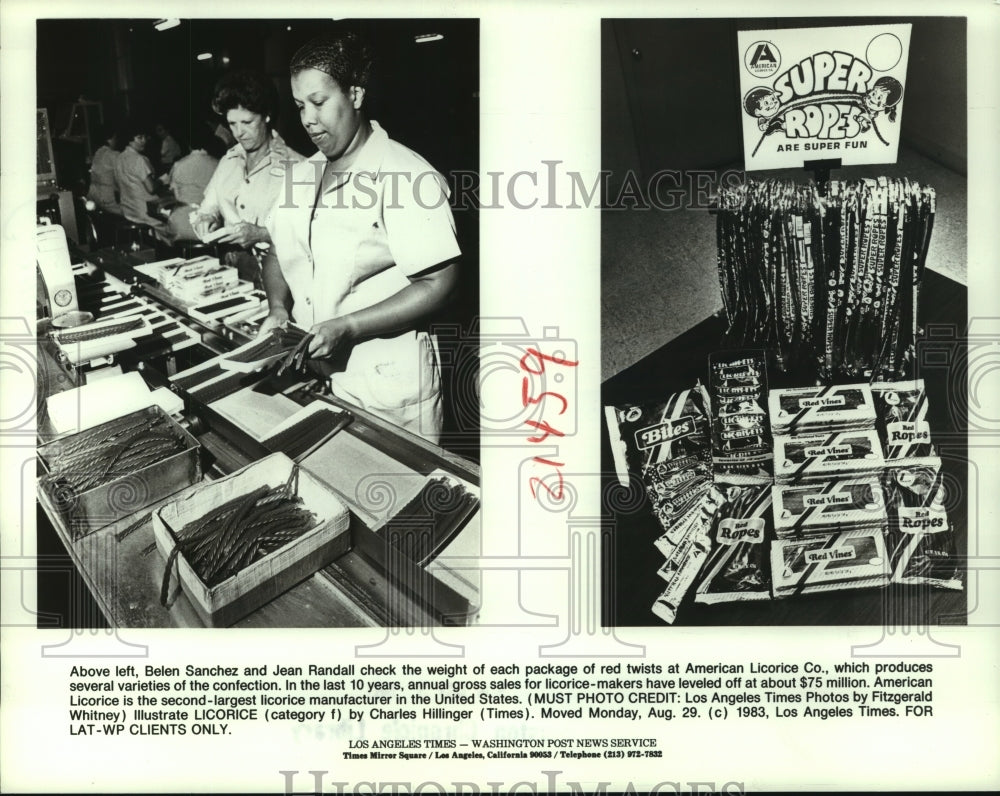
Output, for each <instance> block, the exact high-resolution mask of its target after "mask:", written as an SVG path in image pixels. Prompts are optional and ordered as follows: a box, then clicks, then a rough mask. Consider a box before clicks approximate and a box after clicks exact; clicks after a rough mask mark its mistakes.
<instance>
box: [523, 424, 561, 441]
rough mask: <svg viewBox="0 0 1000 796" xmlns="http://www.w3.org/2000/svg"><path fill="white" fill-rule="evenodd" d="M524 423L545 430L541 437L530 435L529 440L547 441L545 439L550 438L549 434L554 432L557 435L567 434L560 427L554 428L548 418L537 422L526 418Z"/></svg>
mask: <svg viewBox="0 0 1000 796" xmlns="http://www.w3.org/2000/svg"><path fill="white" fill-rule="evenodd" d="M524 425H526V426H531V427H532V428H537V429H538V430H539V431H542V432H544V433H543V434H542V436H540V437H528V442H545V440H547V439H548V438H549V434H554V435H555V436H557V437H565V436H566V435H565V434H563V432H561V431H559V429H555V428H552V426H550V425H549V423H548V421H547V420H543V421H542V422H541V423H537V422H535V421H534V420H525V421H524Z"/></svg>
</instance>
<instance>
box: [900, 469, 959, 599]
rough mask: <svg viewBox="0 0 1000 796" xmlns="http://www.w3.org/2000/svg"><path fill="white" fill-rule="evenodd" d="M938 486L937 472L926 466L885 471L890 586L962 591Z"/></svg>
mask: <svg viewBox="0 0 1000 796" xmlns="http://www.w3.org/2000/svg"><path fill="white" fill-rule="evenodd" d="M942 483H943V482H942V473H941V470H940V469H939V468H936V467H932V466H923V465H917V466H912V467H898V468H893V469H890V470H888V471H887V473H886V483H885V490H886V498H887V500H888V503H889V539H888V542H889V545H888V546H889V562H890V566H891V569H892V581H893V582H894V583H907V584H911V585H913V584H916V585H920V584H926V585H929V586H936V587H938V588H941V589H953V590H958V591H960V590H961V589H962V581H961V580H960V578H959V570H960V567H959V561H958V557H957V555H956V551H955V536H954V532H953V531H952V527H951V523H950V522H949V521H948V514H947V512H946V511H945V507H944V502H945V492H944V488H943V486H942Z"/></svg>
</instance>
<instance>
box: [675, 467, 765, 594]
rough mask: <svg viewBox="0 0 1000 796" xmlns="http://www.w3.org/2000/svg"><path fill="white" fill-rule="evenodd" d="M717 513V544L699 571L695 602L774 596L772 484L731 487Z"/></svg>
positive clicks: (715, 538) (715, 526) (715, 533)
mask: <svg viewBox="0 0 1000 796" xmlns="http://www.w3.org/2000/svg"><path fill="white" fill-rule="evenodd" d="M728 498H729V501H728V502H727V503H726V504H725V505H723V506H722V507H721V508H720V510H719V512H718V513H717V514H716V515H715V523H714V529H713V530H714V533H713V536H714V541H715V546H714V548H713V549H712V551H711V552H710V553H709V554H708V557H707V559H706V560H705V564H704V566H703V567H702V569H701V573H700V574H699V578H700V581H699V583H698V586H697V588H696V590H695V597H694V600H695V602H699V603H709V604H711V603H721V602H735V601H739V602H742V601H747V600H769V599H771V563H770V551H769V547H768V545H769V540H770V536H771V529H770V527H769V526H770V525H771V488H770V487H769V486H755V487H745V488H740V487H731V488H730V489H729V491H728Z"/></svg>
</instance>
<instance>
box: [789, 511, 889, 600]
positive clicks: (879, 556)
mask: <svg viewBox="0 0 1000 796" xmlns="http://www.w3.org/2000/svg"><path fill="white" fill-rule="evenodd" d="M771 571H772V573H773V583H774V596H775V597H786V596H794V595H798V594H808V593H810V592H817V591H834V590H838V589H860V588H867V587H873V586H885V585H886V584H887V583H888V582H889V566H888V562H887V560H886V548H885V538H884V536H883V529H882V528H871V529H861V530H851V531H837V532H835V533H830V534H820V535H816V536H808V537H806V538H804V539H778V540H776V541H775V542H774V543H773V544H772V545H771Z"/></svg>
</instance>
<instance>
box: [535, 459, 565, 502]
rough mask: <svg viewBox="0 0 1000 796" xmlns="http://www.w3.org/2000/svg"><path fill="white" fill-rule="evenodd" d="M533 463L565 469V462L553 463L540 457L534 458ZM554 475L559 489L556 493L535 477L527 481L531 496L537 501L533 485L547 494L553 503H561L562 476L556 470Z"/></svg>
mask: <svg viewBox="0 0 1000 796" xmlns="http://www.w3.org/2000/svg"><path fill="white" fill-rule="evenodd" d="M534 461H536V462H539V463H540V464H548V465H551V466H552V467H565V466H566V463H565V462H554V461H552V460H551V459H543V458H542V457H541V456H536V457H535V458H534ZM556 475H557V476H558V477H559V487H558V491H555V490H553V489H552V487H550V486H549V485H548V484H546V483H545V481H544V480H543V479H541V478H539V477H537V476H533V477H532V478H529V479H528V488H529V489H531V496H532V497H533V498H535V500H538V493H537V492H535V484H538V486H540V487H541V488H542V489H544V490H545V491H546V492H548V493H549V496H550V497H551V498H552V499H553V500H555V501H561V500H562V499H563V476H562V473H561V472H559V470H556Z"/></svg>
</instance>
